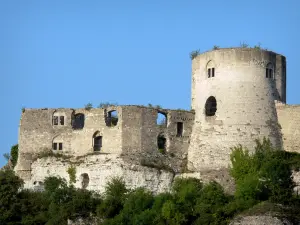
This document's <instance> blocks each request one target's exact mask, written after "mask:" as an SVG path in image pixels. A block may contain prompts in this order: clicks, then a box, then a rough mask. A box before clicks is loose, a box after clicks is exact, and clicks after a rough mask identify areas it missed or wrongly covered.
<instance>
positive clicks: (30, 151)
mask: <svg viewBox="0 0 300 225" xmlns="http://www.w3.org/2000/svg"><path fill="white" fill-rule="evenodd" d="M113 111H115V112H117V116H118V121H117V124H114V125H112V123H111V119H110V113H111V112H113ZM158 113H163V114H164V115H165V116H166V118H167V123H166V126H161V125H157V116H158ZM77 115H82V116H83V118H84V119H83V120H82V123H81V124H80V125H81V126H77V125H76V123H75V122H74V121H76V120H75V118H76V116H77ZM61 116H62V117H63V120H64V121H63V124H60V123H61V121H60V117H61ZM55 117H57V118H58V122H56V123H57V124H56V123H55V122H54V120H55ZM193 120H194V113H193V112H188V111H183V110H167V109H156V108H152V107H150V108H149V107H143V106H110V107H107V108H97V109H89V110H86V109H76V110H74V109H26V110H25V111H24V112H23V114H22V118H21V122H20V128H19V160H18V163H17V166H16V168H15V170H16V171H17V173H18V174H19V175H20V176H21V177H22V178H23V179H29V178H28V176H30V170H31V162H32V160H33V159H34V158H35V157H36V155H38V154H41V153H42V152H45V151H46V152H54V153H61V154H65V155H71V156H83V155H86V154H92V153H93V152H94V142H95V139H94V137H95V136H100V137H101V144H102V146H101V149H100V152H101V153H106V154H121V153H124V154H133V155H134V154H136V153H142V154H145V153H147V154H148V155H149V154H150V155H151V154H156V153H157V152H158V145H157V140H158V135H159V134H163V135H164V137H165V138H166V149H165V150H166V151H167V152H169V153H172V154H173V155H174V156H177V157H179V158H184V157H186V155H187V150H188V144H189V138H190V134H191V131H192V124H193ZM178 122H182V123H183V132H182V135H180V136H176V134H177V123H178ZM74 124H75V125H74ZM53 143H58V144H59V143H62V149H61V150H60V149H58V146H56V147H57V150H54V148H55V147H53Z"/></svg>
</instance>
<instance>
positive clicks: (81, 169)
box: [25, 154, 174, 193]
mask: <svg viewBox="0 0 300 225" xmlns="http://www.w3.org/2000/svg"><path fill="white" fill-rule="evenodd" d="M70 166H73V167H75V168H76V183H75V185H74V186H75V187H77V188H82V187H83V185H85V186H86V189H87V190H94V191H98V192H100V193H103V192H104V191H105V185H106V183H107V182H108V181H110V180H111V179H112V178H113V177H122V178H123V179H124V181H125V183H126V186H127V188H130V189H134V188H137V187H145V188H146V189H148V190H150V191H151V192H153V193H160V192H165V191H168V190H169V189H170V187H171V184H172V182H173V178H174V174H173V173H171V172H168V171H164V170H160V169H157V168H149V167H145V166H141V165H138V164H133V163H127V162H125V161H123V160H122V158H121V157H120V156H119V155H117V154H99V155H89V156H85V157H81V158H74V159H67V160H66V159H61V158H56V157H46V158H41V159H37V160H35V161H33V163H32V166H31V178H30V180H27V181H25V188H30V189H34V188H36V186H39V185H41V184H42V183H43V182H44V179H45V178H46V177H48V176H57V177H62V178H64V179H66V180H67V181H69V174H68V172H67V169H68V168H69V167H70ZM84 174H86V175H87V176H86V175H84ZM84 177H86V178H88V179H85V180H86V182H85V183H83V178H84Z"/></svg>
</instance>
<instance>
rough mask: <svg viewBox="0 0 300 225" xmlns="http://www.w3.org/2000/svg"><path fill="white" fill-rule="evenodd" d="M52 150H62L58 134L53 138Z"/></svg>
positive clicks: (61, 142) (61, 141)
mask: <svg viewBox="0 0 300 225" xmlns="http://www.w3.org/2000/svg"><path fill="white" fill-rule="evenodd" d="M52 150H53V151H62V150H63V140H62V138H61V137H60V136H57V137H55V138H53V141H52Z"/></svg>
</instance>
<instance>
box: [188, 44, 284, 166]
mask: <svg viewBox="0 0 300 225" xmlns="http://www.w3.org/2000/svg"><path fill="white" fill-rule="evenodd" d="M275 100H277V101H280V102H283V103H285V102H286V60H285V57H284V56H282V55H279V54H276V53H274V52H270V51H264V50H260V49H254V48H252V49H251V48H226V49H217V50H213V51H209V52H205V53H203V54H200V55H198V56H197V57H195V58H194V59H193V60H192V109H194V110H195V121H194V125H193V131H192V135H191V142H190V146H189V151H188V168H189V169H190V170H192V171H205V170H216V169H219V168H222V167H228V165H229V164H230V153H231V149H230V148H231V147H233V146H236V145H238V144H242V145H243V146H246V147H248V148H249V150H252V149H253V147H254V146H255V141H254V140H255V139H262V138H263V137H267V138H269V139H270V140H271V142H272V143H273V145H274V146H276V147H281V146H282V139H281V131H280V126H279V125H278V119H277V113H276V108H275V102H276V101H275Z"/></svg>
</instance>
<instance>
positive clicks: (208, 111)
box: [205, 96, 217, 116]
mask: <svg viewBox="0 0 300 225" xmlns="http://www.w3.org/2000/svg"><path fill="white" fill-rule="evenodd" d="M216 111H217V101H216V98H215V97H213V96H210V97H209V98H208V99H207V100H206V103H205V115H206V116H214V115H215V114H216Z"/></svg>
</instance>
